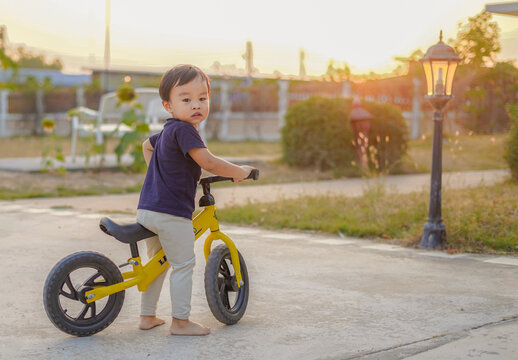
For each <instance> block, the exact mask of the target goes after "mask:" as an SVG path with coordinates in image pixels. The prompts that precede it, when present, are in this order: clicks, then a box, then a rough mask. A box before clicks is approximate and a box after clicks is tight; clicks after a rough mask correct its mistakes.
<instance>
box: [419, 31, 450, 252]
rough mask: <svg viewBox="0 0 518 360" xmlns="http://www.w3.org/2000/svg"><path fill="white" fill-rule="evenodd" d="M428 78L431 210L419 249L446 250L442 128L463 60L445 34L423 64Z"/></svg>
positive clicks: (426, 55)
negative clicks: (444, 110)
mask: <svg viewBox="0 0 518 360" xmlns="http://www.w3.org/2000/svg"><path fill="white" fill-rule="evenodd" d="M420 61H421V63H422V65H423V68H424V72H425V75H426V84H427V95H426V98H427V99H428V101H429V102H430V103H431V104H432V106H433V107H434V109H435V112H434V114H433V122H434V132H433V153H432V174H431V183H430V207H429V210H428V221H427V223H426V224H425V225H424V228H423V235H422V236H421V241H420V243H419V247H420V248H424V249H434V248H440V247H443V246H444V244H445V242H446V226H445V225H444V224H443V223H442V218H441V183H442V181H441V178H442V132H443V130H442V128H443V119H444V116H443V111H442V110H443V108H444V106H445V105H446V104H447V103H448V101H450V100H451V98H452V97H453V96H452V95H451V89H452V84H453V76H454V75H455V70H456V68H457V64H458V63H459V61H460V58H459V57H458V56H457V54H456V53H455V50H454V49H453V48H452V47H450V46H448V45H446V44H445V43H443V42H442V31H441V34H440V39H439V42H438V43H437V44H435V45H434V46H432V47H430V48H429V49H428V51H427V52H426V54H425V55H424V56H423V58H422V59H421V60H420Z"/></svg>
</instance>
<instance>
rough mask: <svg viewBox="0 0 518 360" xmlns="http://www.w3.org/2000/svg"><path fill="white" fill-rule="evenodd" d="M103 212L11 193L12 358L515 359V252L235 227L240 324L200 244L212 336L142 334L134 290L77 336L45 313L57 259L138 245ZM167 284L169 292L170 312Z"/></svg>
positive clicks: (2, 340)
mask: <svg viewBox="0 0 518 360" xmlns="http://www.w3.org/2000/svg"><path fill="white" fill-rule="evenodd" d="M69 200H71V201H72V202H74V201H79V200H78V199H69ZM81 201H82V204H83V206H84V207H88V206H89V205H88V204H87V203H86V202H85V201H86V200H84V199H81ZM106 206H107V207H108V205H106ZM100 216H102V214H100V213H97V212H92V211H86V210H82V209H70V210H59V209H51V208H49V207H48V206H44V205H41V204H40V205H38V206H36V205H31V204H28V203H26V202H16V203H13V202H0V229H1V234H2V237H1V241H0V251H1V252H2V254H4V260H3V263H2V267H1V269H2V273H1V275H2V280H3V281H2V297H1V298H0V318H1V319H2V320H1V323H2V326H1V328H0V358H1V359H79V358H104V359H141V358H146V359H147V358H149V359H170V358H173V359H211V360H212V359H297V360H298V359H403V358H410V359H420V360H422V359H465V358H471V357H473V358H477V359H516V358H518V344H517V343H516V341H515V339H516V336H518V321H517V320H516V318H517V316H518V302H517V301H516V299H517V298H518V288H517V287H516V279H517V276H518V259H516V258H512V257H503V256H480V255H465V254H457V255H448V254H444V253H440V252H430V251H421V250H414V249H406V248H400V247H396V246H391V245H385V244H378V243H375V242H371V241H366V240H360V239H354V238H340V237H334V236H323V235H319V234H314V233H307V232H305V233H302V232H284V231H283V232H272V231H264V230H259V229H253V228H245V227H236V226H223V227H222V229H223V230H224V231H226V232H227V233H229V234H230V235H231V236H232V237H233V238H234V239H235V241H236V242H237V244H238V247H239V249H240V250H241V252H242V253H243V255H244V258H245V260H246V262H247V265H248V269H249V274H250V286H251V296H250V302H249V306H248V309H247V313H246V314H245V317H244V318H243V319H242V320H241V321H240V322H239V323H238V324H237V325H234V326H225V325H222V324H220V323H218V322H217V321H216V320H215V319H214V318H213V316H212V314H211V313H210V310H209V309H208V306H207V304H206V300H205V295H204V290H203V268H204V259H203V256H202V245H203V244H202V241H198V242H197V244H196V251H197V266H196V269H195V276H194V290H193V292H194V297H193V312H192V314H193V315H192V318H193V319H194V320H196V321H200V322H203V323H205V324H207V325H208V326H210V327H211V328H212V334H211V335H210V336H208V337H205V338H190V337H184V338H181V337H172V336H170V335H168V332H167V330H168V329H167V327H164V326H162V327H159V328H155V329H153V330H150V331H140V330H138V329H137V324H138V309H139V304H140V301H139V293H138V291H137V290H136V289H134V288H133V289H129V290H128V291H127V292H126V300H125V304H124V307H123V309H122V311H121V314H120V315H119V317H118V318H117V320H116V321H115V322H114V323H113V324H112V325H111V326H110V327H108V328H107V329H106V330H104V331H102V332H101V333H99V334H97V335H95V336H91V337H87V338H75V337H71V336H69V335H67V334H64V333H62V332H60V331H59V330H57V329H56V328H54V326H53V325H52V324H51V323H50V322H49V320H48V319H47V317H46V315H45V312H44V309H43V305H42V287H43V283H44V281H45V278H46V276H47V274H48V272H49V270H50V269H51V267H52V266H53V265H54V264H55V263H56V262H57V261H58V260H59V259H60V258H62V257H64V256H66V255H68V254H70V253H72V252H75V251H79V250H95V251H99V252H101V253H104V254H106V255H107V256H108V257H110V258H111V259H112V260H113V261H114V262H116V263H122V262H124V261H125V260H126V259H127V257H128V256H129V251H128V249H127V246H126V245H124V244H121V243H118V242H117V241H115V240H113V239H111V238H110V237H108V236H107V235H105V234H103V233H101V232H100V230H98V221H99V217H100ZM113 217H115V218H117V219H119V220H120V221H132V220H133V218H132V217H130V216H128V215H113ZM167 286H168V285H167V282H166V284H165V286H164V289H163V291H162V296H161V299H160V302H159V315H160V316H163V317H164V318H167V317H168V314H169V312H170V307H169V306H170V305H169V296H168V294H169V289H168V288H167Z"/></svg>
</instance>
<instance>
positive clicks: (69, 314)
mask: <svg viewBox="0 0 518 360" xmlns="http://www.w3.org/2000/svg"><path fill="white" fill-rule="evenodd" d="M122 281H123V278H122V275H121V273H120V271H119V268H118V267H117V265H115V264H114V263H113V262H112V261H111V260H110V259H108V258H107V257H106V256H104V255H102V254H99V253H96V252H91V251H82V252H77V253H74V254H71V255H69V256H67V257H65V258H64V259H62V260H61V261H59V262H58V263H57V264H56V265H55V266H54V267H53V268H52V270H51V271H50V273H49V275H48V276H47V280H46V281H45V285H44V288H43V304H44V306H45V311H46V313H47V316H48V317H49V319H50V321H51V322H52V323H53V324H54V325H55V326H56V327H57V328H58V329H60V330H62V331H64V332H66V333H68V334H71V335H75V336H89V335H93V334H95V333H97V332H99V331H101V330H103V329H105V328H106V327H108V325H110V324H111V323H112V322H113V321H114V320H115V318H116V317H117V315H119V312H120V310H121V308H122V304H123V303H124V295H125V293H124V291H120V292H118V293H115V294H112V295H109V296H107V297H105V298H102V299H100V300H98V301H94V302H91V303H87V302H86V297H85V293H86V292H87V291H90V290H92V289H94V288H96V287H100V286H109V285H113V284H116V283H119V282H122Z"/></svg>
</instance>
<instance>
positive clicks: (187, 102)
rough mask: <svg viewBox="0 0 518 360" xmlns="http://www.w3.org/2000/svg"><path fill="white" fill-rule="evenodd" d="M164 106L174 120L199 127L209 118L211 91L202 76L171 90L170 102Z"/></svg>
mask: <svg viewBox="0 0 518 360" xmlns="http://www.w3.org/2000/svg"><path fill="white" fill-rule="evenodd" d="M162 105H163V106H164V108H165V109H166V110H167V112H168V113H170V114H171V115H172V116H173V117H174V118H176V119H179V120H182V121H185V122H188V123H189V124H192V125H194V126H195V127H197V126H198V124H199V123H201V122H202V121H203V120H205V119H206V118H207V116H209V89H208V87H207V83H206V82H205V80H204V79H202V78H201V77H200V76H197V77H196V78H195V79H194V80H192V81H191V82H189V83H187V84H184V85H181V86H176V87H174V88H172V89H171V93H170V94H169V101H162Z"/></svg>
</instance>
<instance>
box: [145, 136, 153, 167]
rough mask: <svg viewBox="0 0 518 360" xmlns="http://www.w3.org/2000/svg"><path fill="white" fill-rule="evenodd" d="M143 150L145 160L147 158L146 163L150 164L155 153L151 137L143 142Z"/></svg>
mask: <svg viewBox="0 0 518 360" xmlns="http://www.w3.org/2000/svg"><path fill="white" fill-rule="evenodd" d="M142 152H143V153H144V160H146V164H147V165H148V166H149V162H150V161H151V155H153V146H151V142H150V141H149V139H147V140H146V141H144V142H143V143H142Z"/></svg>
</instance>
